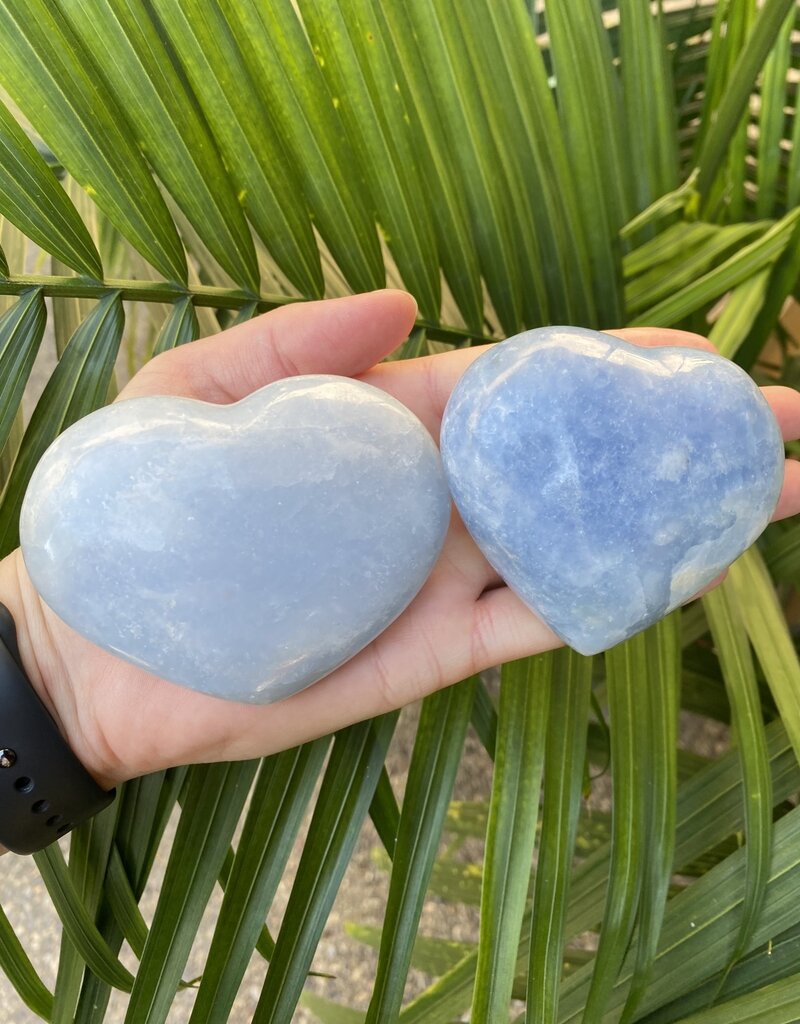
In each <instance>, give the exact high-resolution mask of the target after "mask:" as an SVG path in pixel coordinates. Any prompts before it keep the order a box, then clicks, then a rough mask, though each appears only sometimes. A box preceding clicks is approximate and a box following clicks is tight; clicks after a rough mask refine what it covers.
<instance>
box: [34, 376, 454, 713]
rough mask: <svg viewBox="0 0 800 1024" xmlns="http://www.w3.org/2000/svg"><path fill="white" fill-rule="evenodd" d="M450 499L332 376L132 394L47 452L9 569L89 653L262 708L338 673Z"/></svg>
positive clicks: (414, 563) (399, 411) (405, 416)
mask: <svg viewBox="0 0 800 1024" xmlns="http://www.w3.org/2000/svg"><path fill="white" fill-rule="evenodd" d="M449 509H450V499H449V495H448V492H447V486H446V483H445V480H444V475H443V473H442V468H441V460H440V457H439V453H438V451H437V449H436V446H435V445H434V443H433V441H432V439H431V437H430V435H429V434H428V433H427V431H426V430H425V429H424V427H423V426H422V424H421V423H420V422H419V421H418V420H417V419H416V417H414V416H413V415H412V414H411V413H410V412H409V411H408V410H407V409H406V408H405V407H404V406H402V405H401V404H400V403H399V402H396V401H395V400H394V399H392V398H390V397H389V396H388V395H386V394H384V393H383V392H382V391H379V390H377V389H376V388H372V387H370V386H369V385H367V384H362V383H360V382H357V381H352V380H348V379H346V378H342V377H333V376H308V377H295V378H290V379H288V380H284V381H279V382H278V383H275V384H271V385H269V386H268V387H266V388H263V389H262V390H260V391H258V392H256V393H254V394H253V395H251V396H249V397H248V398H246V399H244V400H243V401H240V402H237V403H235V404H233V405H227V406H218V405H209V404H207V403H205V402H197V401H192V400H190V399H185V398H164V397H153V398H135V399H130V400H129V401H122V402H118V403H116V404H115V405H111V406H109V407H107V408H105V409H102V410H100V411H98V412H96V413H94V414H92V415H91V416H87V417H86V418H85V419H83V420H80V421H79V422H78V423H76V424H75V425H74V426H72V427H71V428H70V429H69V430H67V431H65V433H64V434H62V435H61V437H60V438H58V439H57V440H56V442H55V443H54V444H53V445H52V446H51V447H50V448H49V449H48V451H47V452H46V454H45V455H44V457H43V459H42V460H41V462H40V463H39V465H38V466H37V468H36V471H35V473H34V475H33V478H32V480H31V483H30V486H29V488H28V492H27V495H26V498H25V502H24V506H23V509H22V518H21V523H20V534H21V543H22V552H23V556H24V559H25V564H26V566H27V569H28V572H29V573H30V576H31V579H32V580H33V583H34V585H35V586H36V588H37V590H38V591H39V593H40V594H41V596H42V597H43V598H44V600H45V601H46V602H47V604H48V605H49V606H50V607H51V608H52V609H53V610H54V611H55V612H56V613H57V614H58V615H59V616H60V617H61V618H62V619H63V620H64V621H65V622H67V623H68V624H69V625H70V626H72V627H73V628H74V629H75V630H76V631H77V632H79V633H81V634H82V635H83V636H85V637H87V638H88V639H89V640H92V641H93V642H94V643H96V644H98V645H99V646H101V647H103V648H105V649H107V650H109V651H111V652H113V653H114V654H117V655H119V656H121V657H122V658H125V659H127V660H128V661H130V662H133V663H134V664H136V665H140V666H142V667H143V668H145V669H147V670H149V671H150V672H153V673H155V674H156V675H158V676H161V677H163V678H165V679H169V680H172V681H173V682H177V683H182V684H184V685H186V686H189V687H191V688H192V689H196V690H200V691H202V692H204V693H209V694H214V695H216V696H220V697H227V698H231V699H234V700H239V701H253V702H258V703H268V702H271V701H275V700H280V699H281V698H283V697H287V696H289V695H290V694H292V693H294V692H296V691H297V690H300V689H302V688H303V687H305V686H308V685H309V684H310V683H313V682H315V681H316V680H318V679H320V678H321V677H322V676H325V675H327V674H328V673H329V672H331V671H332V670H333V669H334V668H336V667H337V666H338V665H341V664H342V663H343V662H345V661H347V660H348V659H349V658H351V657H352V656H353V655H354V654H356V653H357V652H358V651H359V650H361V649H362V648H363V647H364V646H365V645H366V644H368V643H369V642H370V641H371V640H372V639H374V637H376V636H377V635H378V634H379V633H380V632H382V630H383V629H385V628H386V626H388V624H389V623H390V622H391V621H392V620H393V619H395V618H396V617H397V616H398V615H399V614H400V613H401V612H402V611H403V609H404V608H405V607H406V606H407V605H408V603H409V602H410V601H411V599H412V598H413V597H414V595H415V594H416V593H417V591H418V590H419V589H420V587H421V586H422V584H423V583H424V582H425V580H426V578H427V576H428V574H429V573H430V570H431V568H432V567H433V564H434V562H435V561H436V558H437V557H438V554H439V551H440V549H441V546H442V542H443V539H444V535H445V532H446V530H447V524H448V518H449Z"/></svg>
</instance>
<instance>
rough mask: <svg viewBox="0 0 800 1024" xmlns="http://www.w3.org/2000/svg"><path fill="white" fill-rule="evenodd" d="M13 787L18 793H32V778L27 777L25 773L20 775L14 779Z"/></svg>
mask: <svg viewBox="0 0 800 1024" xmlns="http://www.w3.org/2000/svg"><path fill="white" fill-rule="evenodd" d="M14 789H16V791H17V792H18V793H32V792H33V779H29V778H28V776H27V775H20V777H19V778H18V779H14Z"/></svg>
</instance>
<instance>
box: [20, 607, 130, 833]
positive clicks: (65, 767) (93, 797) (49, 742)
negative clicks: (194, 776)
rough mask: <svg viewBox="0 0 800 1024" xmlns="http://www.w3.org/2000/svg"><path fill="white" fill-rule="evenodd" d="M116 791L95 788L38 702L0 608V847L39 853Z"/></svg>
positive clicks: (98, 808) (44, 708) (83, 819)
mask: <svg viewBox="0 0 800 1024" xmlns="http://www.w3.org/2000/svg"><path fill="white" fill-rule="evenodd" d="M115 792H116V791H115V790H113V789H112V790H110V791H109V792H107V791H106V790H104V789H102V788H101V787H100V786H98V784H97V783H96V782H95V780H94V779H93V778H92V777H91V775H90V774H89V773H88V772H87V771H86V769H85V768H84V767H83V765H82V764H81V762H80V761H79V760H78V758H77V757H76V756H75V754H73V752H72V750H70V748H69V745H68V744H67V742H66V740H65V739H64V737H63V736H62V735H61V733H60V732H59V730H58V726H57V725H56V723H55V722H54V721H53V719H52V717H51V716H50V713H49V712H48V710H47V708H46V707H45V706H44V704H43V703H42V702H41V700H39V697H38V696H37V694H36V691H35V690H34V689H33V687H32V686H31V684H30V682H29V680H28V678H27V676H26V675H25V673H24V671H23V669H22V663H21V661H20V656H19V648H18V647H17V630H16V627H15V625H14V619H13V618H12V616H11V612H9V610H8V609H7V608H6V607H5V605H2V604H0V845H2V846H5V847H6V849H8V850H11V851H12V852H14V853H35V852H36V851H37V850H42V849H44V847H45V846H49V845H50V844H51V843H53V842H55V841H56V839H59V838H60V837H61V836H63V835H66V833H67V832H69V831H70V830H71V829H73V828H74V827H75V826H76V825H79V824H80V823H81V822H82V821H86V819H87V818H91V817H92V816H93V815H95V814H97V813H98V812H99V811H102V810H103V808H105V807H108V805H109V804H110V803H111V802H112V801H113V799H114V795H115Z"/></svg>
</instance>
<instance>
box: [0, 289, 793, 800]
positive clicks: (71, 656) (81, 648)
mask: <svg viewBox="0 0 800 1024" xmlns="http://www.w3.org/2000/svg"><path fill="white" fill-rule="evenodd" d="M415 313H416V310H415V305H414V301H413V299H412V298H411V297H410V296H409V295H406V294H405V293H403V292H398V291H381V292H373V293H370V294H367V295H360V296H353V297H349V298H344V299H336V300H329V301H327V302H310V303H303V304H297V305H292V306H287V307H284V308H282V309H278V310H275V311H273V312H271V313H267V314H265V315H264V316H261V317H258V318H257V319H255V320H252V321H250V322H249V323H246V324H242V325H241V326H239V327H234V328H232V329H231V330H229V331H226V332H224V333H223V334H220V335H217V336H215V337H213V338H209V339H206V340H203V341H197V342H194V343H193V344H191V345H187V346H185V347H183V348H180V349H176V350H174V351H172V352H168V353H165V354H163V355H161V356H158V357H156V358H155V359H153V360H152V361H151V362H150V363H148V364H147V365H146V366H145V367H144V368H143V369H142V370H141V371H140V372H139V373H138V374H137V375H136V376H135V377H134V379H133V380H132V381H131V382H130V384H129V385H128V386H127V387H126V388H125V390H124V391H123V392H122V394H121V395H120V398H132V397H135V396H140V395H154V394H169V395H183V396H186V397H190V398H198V399H202V400H204V401H208V402H220V403H225V402H233V401H236V400H238V399H240V398H243V397H244V396H245V395H248V394H250V392H252V391H255V390H256V389H257V388H260V387H262V386H264V385H265V384H268V383H270V382H271V381H274V380H278V379H279V378H281V377H287V376H293V375H295V374H301V373H337V374H342V375H347V376H358V377H360V379H361V380H365V381H367V382H368V383H370V384H374V385H376V386H377V387H379V388H382V389H383V390H385V391H387V392H389V393H390V394H392V395H394V397H395V398H397V399H399V400H400V401H401V402H403V403H404V404H405V405H407V406H408V407H409V408H410V409H412V410H413V411H414V412H415V413H416V415H417V416H418V417H419V418H420V419H421V420H422V422H423V423H424V424H425V426H426V427H427V428H428V430H429V431H430V432H431V434H432V435H433V436H434V438H438V432H439V426H440V423H441V418H442V412H443V411H444V406H445V403H446V401H447V398H448V396H449V394H450V392H451V390H452V388H453V386H454V385H455V383H456V381H457V380H458V378H459V377H460V376H461V374H462V373H463V372H464V370H465V369H466V367H467V366H468V365H469V363H470V362H471V361H472V360H473V359H474V358H475V357H476V356H477V355H478V354H479V353H480V351H482V350H481V349H478V348H473V349H469V350H463V351H455V352H451V353H446V354H443V355H437V356H432V357H428V358H423V359H414V360H410V361H407V362H393V363H384V364H382V365H375V364H376V363H377V362H378V360H380V359H381V358H382V357H383V356H384V355H386V354H387V353H388V352H390V351H392V350H393V349H394V348H396V347H397V346H398V345H399V344H400V343H401V342H402V341H403V340H404V338H405V337H406V336H407V334H408V332H409V331H410V329H411V327H412V325H413V322H414V316H415ZM613 333H615V334H617V335H618V336H620V337H624V338H625V339H627V340H628V341H632V342H635V343H636V344H640V345H644V346H657V345H684V346H688V347H692V348H711V346H710V344H709V343H708V342H707V341H705V340H704V339H703V338H700V337H698V336H697V335H693V334H685V333H683V332H679V331H665V330H646V329H645V330H642V329H637V330H628V331H615V332H613ZM765 394H766V397H767V399H768V401H769V402H770V404H771V406H772V409H773V411H774V413H775V415H776V417H777V418H778V421H779V423H780V424H781V428H782V430H783V432H784V436H785V437H787V438H796V437H798V436H799V435H800V395H798V394H796V393H795V392H794V391H791V390H790V389H788V388H780V387H773V388H766V389H765ZM798 511H800V464H798V463H795V462H791V463H787V466H786V478H785V485H784V489H783V493H782V495H781V499H780V502H779V504H778V509H777V512H776V517H781V516H787V515H791V514H793V513H795V512H798ZM0 600H2V601H3V602H4V603H6V604H7V605H8V606H9V608H10V610H11V612H12V613H13V615H14V617H15V619H16V622H17V628H18V631H19V642H20V649H21V654H22V658H23V662H24V664H25V667H26V670H27V671H28V674H29V677H30V679H31V681H32V683H33V685H34V686H35V687H36V688H37V690H38V692H39V694H40V696H41V697H42V699H43V700H44V701H45V703H46V704H47V705H48V708H49V709H50V711H51V713H52V714H53V715H54V717H55V718H56V720H57V722H58V723H59V726H60V728H61V730H62V732H63V733H64V735H65V736H66V738H67V740H68V741H69V743H70V745H71V747H72V749H73V750H74V751H75V752H76V753H77V755H78V756H79V757H80V758H81V760H82V761H83V763H84V764H85V765H86V767H87V768H88V770H89V771H90V772H92V773H93V774H94V776H95V777H96V778H97V779H98V781H99V782H100V783H101V784H102V785H105V786H112V785H114V784H116V783H118V782H121V781H124V780H125V779H129V778H134V777H136V776H138V775H142V774H145V773H147V772H151V771H155V770H157V769H160V768H165V767H168V766H170V765H175V764H182V763H191V762H198V761H214V760H236V759H239V758H249V757H257V756H261V755H266V754H270V753H274V752H276V751H278V750H283V749H285V748H288V747H291V746H295V745H297V744H300V743H303V742H305V741H306V740H308V739H311V738H312V737H316V736H320V735H324V734H326V733H330V732H332V731H334V730H336V729H340V728H342V727H344V726H346V725H349V724H351V723H352V722H355V721H358V720H362V719H365V718H368V717H372V716H374V715H379V714H382V713H384V712H386V711H389V710H391V709H393V708H398V707H401V706H403V705H405V704H408V703H410V702H411V701H414V700H416V699H418V698H419V697H422V696H424V695H425V694H427V693H431V692H432V691H433V690H436V689H438V688H439V687H442V686H446V685H448V684H450V683H454V682H457V681H458V680H459V679H463V678H464V677H466V676H468V675H471V674H472V673H474V672H476V671H479V670H481V669H484V668H488V667H489V666H492V665H496V664H499V663H500V662H504V661H509V660H511V659H514V658H520V657H523V656H525V655H529V654H535V653H538V652H541V651H546V650H549V649H551V648H554V647H556V646H558V645H559V644H560V641H559V640H558V638H557V637H556V636H555V635H554V634H553V633H552V632H551V631H550V630H549V629H548V628H547V626H545V625H544V624H543V623H542V622H540V621H539V620H538V619H537V618H536V616H535V615H533V614H532V613H531V612H530V611H529V610H528V609H527V608H526V607H525V606H524V605H523V604H522V602H521V601H520V600H519V599H518V598H517V597H516V596H515V595H514V594H512V593H511V591H510V590H508V588H507V587H505V586H503V584H502V582H501V580H500V579H499V578H498V576H497V574H496V573H495V572H494V570H493V569H492V568H491V566H490V565H489V564H488V563H487V562H486V560H485V559H484V558H483V556H482V555H481V554H480V552H479V551H478V549H477V547H476V546H475V544H474V543H473V542H472V540H471V539H470V537H469V535H468V534H467V532H466V530H465V529H464V526H463V525H462V523H461V521H460V520H459V519H458V517H457V516H456V515H455V514H454V515H453V518H452V522H451V526H450V530H449V533H448V536H447V540H446V543H445V547H444V550H443V552H442V556H441V558H440V559H439V562H438V563H437V565H436V567H435V568H434V571H433V574H432V575H431V577H430V579H429V580H428V582H427V583H426V585H425V586H424V587H423V589H422V591H421V592H420V593H419V595H418V596H417V597H416V599H415V600H414V601H413V602H412V603H411V605H410V606H409V607H408V608H407V610H406V611H405V612H404V613H403V614H402V615H401V616H400V617H399V618H398V619H397V620H396V621H395V622H394V623H393V624H392V625H391V626H390V627H389V628H388V629H387V630H386V631H385V632H384V633H383V634H382V635H381V636H380V637H378V638H377V639H376V640H375V641H373V642H372V643H371V644H370V645H369V646H368V647H366V648H365V649H364V650H363V651H361V652H360V653H359V654H358V655H356V657H354V658H353V659H352V660H351V661H349V662H348V663H347V664H346V665H344V666H342V667H341V668H339V669H337V670H336V671H335V672H333V673H332V674H331V675H329V676H327V678H325V679H324V680H322V681H321V682H319V683H317V684H316V685H314V686H312V687H309V688H308V689H306V690H303V691H302V692H300V693H298V694H296V695H295V696H293V697H290V698H289V699H288V700H285V701H283V702H281V703H278V704H273V705H267V706H255V707H254V706H252V705H241V704H234V703H230V702H228V701H224V700H220V699H218V698H214V697H208V696H204V695H202V694H198V693H195V692H193V691H191V690H188V689H184V688H182V687H179V686H176V685H174V684H172V683H167V682H164V681H163V680H161V679H158V678H156V677H154V676H152V675H150V674H148V673H147V672H143V671H142V670H141V669H138V668H136V667H134V666H133V665H129V664H128V663H127V662H124V661H121V660H119V659H117V658H115V657H113V656H112V655H110V654H108V653H106V652H105V651H102V650H100V649H99V648H97V647H95V646H94V645H93V644H91V643H89V642H88V641H87V640H84V639H83V638H82V637H80V636H79V635H78V634H77V633H75V632H73V631H72V630H71V629H70V628H69V627H68V626H66V625H65V624H64V623H63V622H62V621H61V620H60V619H59V618H58V617H57V616H56V615H55V614H54V613H53V612H52V611H50V609H49V608H47V606H46V605H45V604H44V603H43V602H42V601H41V599H40V598H39V596H38V594H37V593H36V590H35V589H34V587H33V585H32V583H31V581H30V578H29V577H28V575H27V573H26V571H25V566H24V563H23V561H22V558H21V556H20V553H19V551H15V552H14V553H13V554H12V555H10V556H9V557H8V558H6V559H5V560H4V561H3V562H2V563H0Z"/></svg>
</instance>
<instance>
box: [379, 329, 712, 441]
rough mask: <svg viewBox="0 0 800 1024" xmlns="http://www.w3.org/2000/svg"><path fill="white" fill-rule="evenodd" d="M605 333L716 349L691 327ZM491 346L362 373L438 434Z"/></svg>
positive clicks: (649, 343) (648, 343)
mask: <svg viewBox="0 0 800 1024" xmlns="http://www.w3.org/2000/svg"><path fill="white" fill-rule="evenodd" d="M605 333H606V334H613V335H614V337H617V338H620V339H622V340H623V341H628V342H630V343H631V344H634V345H642V346H644V347H647V348H658V347H664V346H675V347H679V348H680V347H682V348H693V349H702V350H703V351H706V352H715V351H716V349H715V348H714V346H713V345H712V344H711V342H710V341H708V339H707V338H703V337H702V336H701V335H699V334H691V333H689V332H688V331H676V330H671V329H668V328H654V327H653V328H651V327H631V328H625V329H622V330H618V331H606V332H605ZM488 348H491V346H490V345H476V346H475V347H474V348H466V349H458V350H456V351H454V352H445V353H442V354H439V355H435V356H423V357H422V358H420V359H410V360H408V361H407V362H404V363H391V364H390V365H388V366H387V365H385V364H384V365H383V366H374V367H372V368H371V369H370V370H369V371H368V372H367V373H364V374H362V376H361V379H362V380H364V381H366V382H367V383H368V384H373V385H374V386H375V387H379V388H383V390H384V391H388V392H389V394H391V395H392V396H393V397H394V398H396V399H397V400H398V401H400V402H402V403H403V404H404V405H406V406H407V407H408V408H409V409H411V410H412V412H414V413H416V415H417V416H418V417H419V418H420V419H421V420H422V422H423V423H424V424H425V426H426V427H427V429H428V430H429V431H430V433H431V434H432V436H433V437H434V438H438V436H439V428H440V425H441V420H442V415H443V413H444V407H445V406H446V405H447V400H448V398H449V397H450V392H451V391H452V390H453V388H454V387H455V386H456V384H457V382H458V380H459V378H460V377H461V376H462V374H463V373H464V372H465V370H466V369H467V367H468V366H469V365H470V364H471V363H472V362H473V361H474V360H475V359H477V358H478V356H479V355H481V353H483V352H485V351H486V350H487V349H488Z"/></svg>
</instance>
